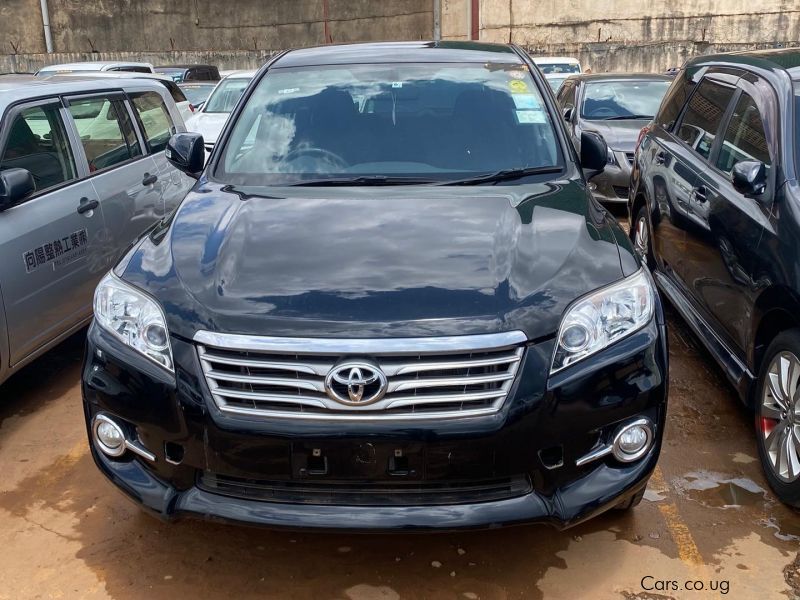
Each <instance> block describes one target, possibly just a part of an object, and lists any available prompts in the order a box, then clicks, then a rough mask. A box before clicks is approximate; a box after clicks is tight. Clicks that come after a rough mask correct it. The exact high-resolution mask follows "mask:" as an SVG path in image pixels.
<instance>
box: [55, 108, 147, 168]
mask: <svg viewBox="0 0 800 600" xmlns="http://www.w3.org/2000/svg"><path fill="white" fill-rule="evenodd" d="M69 111H70V113H71V114H72V117H73V119H74V120H75V125H76V126H77V128H78V133H79V134H80V137H81V144H83V150H84V152H85V153H86V160H87V161H89V170H90V171H99V170H101V169H107V168H109V167H112V166H114V165H116V164H119V163H122V162H125V161H126V160H130V159H131V158H134V157H136V156H139V155H141V153H142V152H141V150H140V148H139V142H138V141H137V140H136V134H135V132H134V129H133V125H132V123H131V121H130V117H129V115H128V111H127V110H126V108H125V104H124V103H123V102H122V101H121V100H114V99H110V98H104V97H96V98H85V99H81V100H71V101H70V106H69ZM91 115H95V116H91Z"/></svg>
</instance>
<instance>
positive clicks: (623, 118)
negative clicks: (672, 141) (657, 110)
mask: <svg viewBox="0 0 800 600" xmlns="http://www.w3.org/2000/svg"><path fill="white" fill-rule="evenodd" d="M652 118H653V115H617V116H616V117H606V118H604V119H602V120H603V121H627V120H631V121H634V120H641V119H652Z"/></svg>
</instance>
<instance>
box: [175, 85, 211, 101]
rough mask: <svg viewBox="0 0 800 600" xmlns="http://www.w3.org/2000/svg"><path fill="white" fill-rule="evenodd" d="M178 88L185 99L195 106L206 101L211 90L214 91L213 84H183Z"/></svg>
mask: <svg viewBox="0 0 800 600" xmlns="http://www.w3.org/2000/svg"><path fill="white" fill-rule="evenodd" d="M180 87H181V90H183V93H184V95H185V96H186V99H187V100H188V101H189V102H191V103H192V104H194V105H197V104H200V103H201V102H205V101H206V99H207V98H208V95H209V94H210V93H211V90H213V89H214V84H213V83H208V84H203V83H194V84H184V85H182V86H180Z"/></svg>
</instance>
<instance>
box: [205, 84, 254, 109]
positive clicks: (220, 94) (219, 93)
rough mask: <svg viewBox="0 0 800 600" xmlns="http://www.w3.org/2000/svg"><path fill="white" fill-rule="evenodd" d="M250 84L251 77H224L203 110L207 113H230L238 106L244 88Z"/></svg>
mask: <svg viewBox="0 0 800 600" xmlns="http://www.w3.org/2000/svg"><path fill="white" fill-rule="evenodd" d="M249 84H250V80H249V79H245V78H242V77H237V78H235V79H224V80H222V81H221V82H220V83H219V85H217V89H215V90H214V93H213V94H211V96H210V97H209V98H208V102H206V104H205V106H204V107H203V112H207V113H229V112H231V111H232V110H233V107H234V106H236V103H237V102H238V101H239V98H241V97H242V93H244V89H245V88H246V87H247V86H248V85H249Z"/></svg>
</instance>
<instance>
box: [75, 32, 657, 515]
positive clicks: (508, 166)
mask: <svg viewBox="0 0 800 600" xmlns="http://www.w3.org/2000/svg"><path fill="white" fill-rule="evenodd" d="M167 153H168V157H169V159H170V160H171V161H172V162H173V164H175V165H177V166H179V167H180V168H181V169H183V170H184V171H185V172H187V173H191V174H193V175H194V176H195V177H198V181H197V184H196V186H195V187H194V189H193V190H192V191H191V192H190V193H189V195H188V196H187V197H186V199H185V200H184V202H183V203H182V205H181V206H180V208H179V209H178V210H177V211H176V212H175V213H174V214H173V215H172V216H171V217H169V218H168V219H166V220H165V221H164V222H163V223H161V224H160V225H158V226H156V227H155V228H154V229H153V230H152V231H150V232H149V233H148V234H147V235H146V236H145V237H144V238H143V239H142V240H141V241H140V242H139V243H138V244H137V245H135V246H134V247H133V248H132V249H131V250H130V252H129V253H128V254H127V255H126V256H125V257H124V258H123V260H122V261H121V262H120V263H119V264H118V265H117V266H116V268H114V269H113V271H112V272H110V273H109V274H108V275H107V276H106V277H105V279H104V280H103V281H102V283H101V284H100V285H99V287H98V288H97V292H96V297H95V319H94V322H93V325H92V326H91V328H90V331H89V336H88V346H87V351H86V357H85V365H84V368H83V393H84V401H85V411H86V420H87V427H88V431H89V436H90V441H91V448H92V453H93V456H94V458H95V461H96V463H97V465H98V467H99V468H100V469H101V470H102V472H103V473H105V474H106V475H107V476H108V477H109V478H110V479H111V480H112V481H113V482H114V483H116V484H117V485H118V486H119V487H120V488H122V490H124V491H125V492H127V493H128V494H129V495H130V496H132V497H133V498H134V499H135V500H137V501H138V502H139V503H141V504H142V505H144V506H145V507H147V508H149V509H151V510H152V511H154V512H155V513H157V514H159V515H162V516H164V517H171V516H180V515H198V516H203V517H211V518H224V519H230V520H234V521H240V522H249V523H257V524H263V525H269V526H273V527H280V526H288V527H311V528H320V529H327V528H349V529H366V530H370V529H372V530H375V529H401V528H402V529H407V528H411V529H451V528H459V527H490V526H496V525H502V524H512V523H521V522H528V521H543V522H549V523H553V524H555V525H557V526H562V527H563V526H568V525H572V524H574V523H577V522H579V521H581V520H582V519H585V518H588V517H590V516H592V515H595V514H597V513H599V512H601V511H604V510H606V509H609V508H612V507H621V508H630V507H632V506H634V505H635V504H636V503H637V502H638V501H639V500H640V499H641V497H642V494H643V492H644V487H645V485H646V482H647V479H648V477H649V476H650V474H651V472H652V471H653V469H654V467H655V464H656V460H657V457H658V453H659V450H660V446H661V436H662V432H663V423H664V415H665V410H666V391H667V350H666V335H665V331H664V318H663V314H662V310H661V306H660V304H659V300H658V295H657V294H656V292H655V287H654V285H653V284H652V280H651V277H650V274H649V271H648V270H647V269H646V268H644V267H642V266H641V265H640V263H639V261H638V260H637V257H636V254H635V253H634V251H633V247H632V244H631V243H630V240H629V239H628V238H627V236H626V235H625V233H624V232H623V231H622V229H621V228H620V226H619V225H618V224H617V222H616V221H615V220H614V219H613V218H612V217H610V216H609V215H608V214H607V213H606V212H605V210H604V209H602V208H601V207H600V205H599V204H597V203H596V202H595V201H594V200H593V199H592V196H591V194H590V193H589V192H588V190H587V184H586V179H585V178H586V177H587V176H591V175H592V174H595V173H597V172H599V171H600V170H602V168H603V167H604V165H605V163H606V156H607V149H606V146H605V144H604V143H603V141H602V139H600V138H599V137H598V136H596V134H587V135H586V136H585V137H584V139H583V141H582V145H581V153H582V156H581V157H580V159H579V158H578V156H577V155H576V154H575V151H574V150H573V149H572V146H571V144H570V143H569V140H568V139H567V136H566V132H565V130H564V127H563V125H562V122H561V118H560V116H559V112H558V109H557V107H556V105H555V102H554V99H553V96H552V94H551V93H550V92H549V91H548V90H547V83H546V82H545V81H544V79H543V78H542V76H541V74H540V73H539V71H538V70H537V69H535V68H534V67H533V64H532V63H531V62H530V59H529V58H528V57H527V55H526V54H525V53H524V52H522V51H520V50H519V49H518V48H515V47H509V46H497V45H485V44H475V43H424V42H416V43H386V44H366V45H352V46H327V47H322V48H310V49H303V50H295V51H291V52H287V53H284V54H281V55H279V56H277V57H276V58H275V59H273V60H272V61H271V62H270V63H268V64H267V65H265V66H264V67H263V68H262V69H261V70H260V71H259V72H258V74H257V75H256V77H255V78H254V80H253V82H252V84H251V85H250V86H249V87H248V89H247V90H246V92H245V94H244V95H243V97H242V99H241V101H240V102H239V103H238V105H237V108H236V110H235V111H234V112H233V113H232V115H231V118H230V119H229V121H228V123H227V125H226V127H225V129H224V131H223V133H222V135H221V137H220V141H219V143H218V144H217V145H216V147H215V150H214V151H213V153H212V154H211V157H210V160H209V162H208V164H207V165H205V166H204V160H205V157H204V152H203V140H202V137H200V136H199V135H197V134H178V135H176V136H174V137H173V138H172V140H171V142H170V145H169V149H168V151H167Z"/></svg>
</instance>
